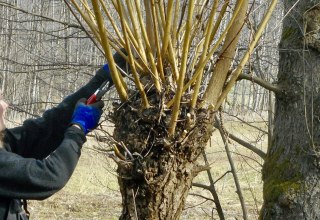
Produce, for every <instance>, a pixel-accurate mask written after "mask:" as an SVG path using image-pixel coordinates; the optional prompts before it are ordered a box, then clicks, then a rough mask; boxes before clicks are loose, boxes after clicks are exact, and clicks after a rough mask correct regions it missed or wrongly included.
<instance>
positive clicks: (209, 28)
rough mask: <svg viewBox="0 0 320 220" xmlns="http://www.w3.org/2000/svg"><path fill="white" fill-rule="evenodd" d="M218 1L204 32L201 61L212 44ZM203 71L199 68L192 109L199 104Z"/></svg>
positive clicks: (214, 5)
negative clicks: (211, 38) (211, 34)
mask: <svg viewBox="0 0 320 220" xmlns="http://www.w3.org/2000/svg"><path fill="white" fill-rule="evenodd" d="M218 3H219V2H218V1H217V0H215V1H214V3H213V6H212V9H211V12H210V15H209V20H208V22H207V27H206V30H205V34H204V36H205V39H204V45H203V51H202V55H201V58H200V61H199V63H202V62H203V61H204V59H205V58H206V53H207V51H208V48H209V46H210V33H211V32H212V31H213V28H214V17H215V13H216V10H217V8H218ZM203 71H204V68H202V69H199V72H200V74H199V76H198V77H197V80H196V86H195V88H194V92H193V94H192V99H191V103H190V105H191V108H192V109H194V108H195V107H196V104H197V100H198V96H199V90H200V86H201V81H202V76H203Z"/></svg>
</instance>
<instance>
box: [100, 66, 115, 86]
mask: <svg viewBox="0 0 320 220" xmlns="http://www.w3.org/2000/svg"><path fill="white" fill-rule="evenodd" d="M102 69H103V71H104V74H105V77H106V80H108V81H109V87H110V86H112V85H113V81H112V77H111V72H110V69H109V65H108V64H104V65H103V67H102Z"/></svg>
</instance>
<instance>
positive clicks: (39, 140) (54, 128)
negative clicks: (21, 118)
mask: <svg viewBox="0 0 320 220" xmlns="http://www.w3.org/2000/svg"><path fill="white" fill-rule="evenodd" d="M122 52H124V53H125V51H124V50H122ZM113 58H114V60H115V62H116V63H117V65H118V67H120V68H121V69H122V70H124V71H125V70H126V65H127V63H126V61H125V59H123V58H122V57H121V56H120V54H119V53H115V54H114V56H113ZM106 80H108V81H109V82H110V84H113V83H112V79H111V73H110V70H109V68H108V66H107V65H104V66H103V67H101V68H100V69H99V70H98V71H97V73H96V75H95V76H94V77H93V78H92V79H91V80H90V81H89V83H88V84H86V85H85V86H84V87H82V88H81V89H79V90H78V91H77V92H75V93H74V94H72V95H70V96H68V97H67V98H65V99H64V100H63V101H62V103H60V104H59V105H58V106H57V107H54V108H52V109H50V110H47V111H46V112H45V113H44V114H43V116H42V117H41V118H37V119H31V120H26V121H25V122H24V123H23V125H22V126H20V127H16V128H13V129H7V130H6V133H7V134H8V136H10V137H12V138H13V139H14V140H15V142H16V143H15V144H14V145H13V146H12V149H11V151H12V152H15V153H17V154H19V155H21V156H23V157H32V158H36V159H41V158H44V157H46V156H47V155H48V154H49V153H50V152H52V151H53V150H54V149H56V148H57V146H58V145H59V143H60V142H61V140H62V139H63V133H64V131H65V129H66V128H67V127H68V125H69V122H70V119H71V116H72V112H73V109H74V106H75V104H76V103H77V101H78V100H79V99H80V98H89V97H90V96H91V95H92V94H93V93H94V92H95V91H96V90H97V89H98V88H99V86H100V85H101V84H102V83H103V82H104V81H106Z"/></svg>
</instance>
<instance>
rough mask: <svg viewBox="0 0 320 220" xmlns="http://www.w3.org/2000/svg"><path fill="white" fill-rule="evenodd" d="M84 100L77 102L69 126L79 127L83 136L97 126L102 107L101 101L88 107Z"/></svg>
mask: <svg viewBox="0 0 320 220" xmlns="http://www.w3.org/2000/svg"><path fill="white" fill-rule="evenodd" d="M85 103H86V99H85V98H82V99H80V100H79V101H78V103H77V105H76V107H75V110H74V112H73V115H72V120H71V124H76V125H79V126H80V127H81V128H82V130H83V131H84V133H85V134H87V133H88V132H89V131H91V130H92V129H94V128H96V127H97V126H98V122H99V120H100V117H101V114H102V108H103V106H104V103H103V101H98V102H95V103H93V104H90V105H86V104H85Z"/></svg>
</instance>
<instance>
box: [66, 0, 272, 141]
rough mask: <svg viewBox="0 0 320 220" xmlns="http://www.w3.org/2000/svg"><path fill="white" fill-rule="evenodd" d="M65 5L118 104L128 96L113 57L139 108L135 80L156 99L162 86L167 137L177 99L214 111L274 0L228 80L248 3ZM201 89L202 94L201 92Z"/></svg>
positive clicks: (91, 1) (86, 0)
mask: <svg viewBox="0 0 320 220" xmlns="http://www.w3.org/2000/svg"><path fill="white" fill-rule="evenodd" d="M65 3H66V4H67V5H68V6H69V9H70V10H71V11H72V12H73V13H74V14H75V16H78V20H79V21H83V22H85V23H86V25H84V26H85V27H86V29H87V32H88V33H90V35H91V37H92V39H93V40H94V41H95V42H96V44H97V45H99V46H101V48H102V49H103V52H104V56H105V57H106V59H107V62H108V64H109V66H110V70H111V72H112V79H113V81H114V84H115V87H116V89H117V92H118V93H119V97H120V99H121V101H123V102H125V101H127V100H128V91H127V84H126V81H125V80H124V79H123V76H122V74H121V73H120V72H119V70H118V69H117V66H116V64H115V62H114V60H113V57H112V52H113V51H114V50H115V51H117V52H119V53H120V54H121V55H122V56H123V57H124V58H125V59H126V60H127V62H128V63H129V65H130V74H132V76H133V79H134V84H135V86H136V87H137V89H138V90H139V92H140V95H141V97H142V107H143V108H149V107H150V104H149V100H148V97H147V95H146V92H145V89H144V84H143V83H142V81H141V78H142V77H143V76H147V75H149V76H150V78H151V80H152V83H153V85H154V87H155V89H156V91H157V92H158V93H159V94H160V93H162V92H164V91H166V89H167V87H170V90H171V91H173V92H174V98H173V99H171V100H168V101H167V103H165V104H166V107H167V108H172V118H171V122H170V126H169V134H171V135H173V134H174V132H175V128H176V122H177V120H178V117H179V110H180V106H181V99H182V96H183V95H184V93H186V92H188V93H191V94H192V96H191V99H190V100H189V102H190V103H189V105H190V109H195V108H199V107H202V108H204V107H212V108H214V109H218V108H219V107H220V105H221V104H222V103H223V100H224V99H225V98H226V96H227V94H228V92H229V91H230V90H231V88H232V87H233V85H234V84H235V82H236V79H237V78H238V76H239V74H240V73H241V71H242V70H243V68H244V66H245V64H246V62H247V61H248V59H249V57H250V55H251V53H252V51H253V50H254V48H255V46H256V44H257V42H258V40H259V38H260V36H261V34H262V32H263V30H264V28H265V27H266V24H267V21H268V20H269V18H270V16H271V13H272V11H273V10H274V8H275V5H276V3H277V0H272V1H271V3H270V6H269V10H268V11H267V13H266V14H265V17H264V18H263V20H262V22H261V24H260V26H259V29H258V30H257V32H256V33H255V36H254V37H253V40H252V41H251V42H250V45H249V47H248V49H247V52H246V53H245V56H244V57H243V58H242V60H241V62H240V65H239V66H238V67H237V68H236V69H235V71H233V73H232V74H231V76H229V75H228V72H229V69H230V66H231V63H232V61H233V57H234V55H235V51H236V47H237V43H238V40H239V36H240V33H241V29H242V28H243V26H244V23H245V20H246V18H247V10H248V0H234V1H232V0H183V1H182V0H166V1H164V0H109V1H107V0H65ZM234 3H235V4H234ZM227 11H229V12H231V16H228V15H229V14H230V13H227ZM223 21H225V22H223ZM121 48H124V49H125V50H126V52H127V54H124V53H123V52H122V51H121ZM217 54H218V55H217ZM214 56H215V58H214ZM210 60H215V67H214V68H213V71H212V73H210V74H211V75H212V76H211V78H210V81H209V84H208V85H207V84H206V82H204V81H205V80H204V73H205V71H206V66H207V65H208V63H209V62H210ZM203 85H204V86H205V89H204V90H201V88H203Z"/></svg>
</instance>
